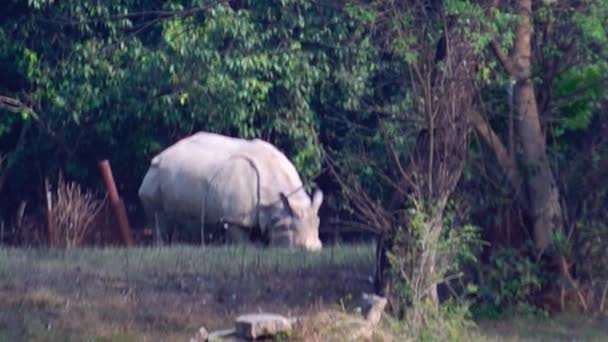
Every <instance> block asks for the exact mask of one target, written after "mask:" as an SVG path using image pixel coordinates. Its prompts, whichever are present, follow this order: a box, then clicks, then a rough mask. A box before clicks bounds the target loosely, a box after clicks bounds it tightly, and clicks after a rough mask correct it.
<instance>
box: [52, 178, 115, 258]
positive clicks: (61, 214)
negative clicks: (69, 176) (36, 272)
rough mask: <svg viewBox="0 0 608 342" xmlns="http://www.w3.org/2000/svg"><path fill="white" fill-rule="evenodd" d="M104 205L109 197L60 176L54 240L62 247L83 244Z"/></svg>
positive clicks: (54, 210) (54, 208) (55, 199)
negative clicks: (98, 197) (101, 198)
mask: <svg viewBox="0 0 608 342" xmlns="http://www.w3.org/2000/svg"><path fill="white" fill-rule="evenodd" d="M104 205H105V199H104V200H99V199H97V198H96V196H95V194H94V193H93V192H91V191H89V190H83V189H82V188H81V187H80V185H78V184H76V183H74V182H65V181H64V180H63V178H62V177H61V176H60V177H59V181H58V183H57V190H56V191H55V192H54V193H53V194H52V208H51V212H50V217H51V219H50V225H49V235H50V236H49V242H50V244H51V245H52V246H55V247H62V248H72V247H77V246H80V245H82V243H83V241H84V239H85V238H86V236H87V233H89V231H90V229H91V227H92V223H93V222H94V221H95V218H96V216H97V215H98V214H99V213H100V212H101V210H102V209H103V208H104Z"/></svg>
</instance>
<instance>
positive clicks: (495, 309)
mask: <svg viewBox="0 0 608 342" xmlns="http://www.w3.org/2000/svg"><path fill="white" fill-rule="evenodd" d="M530 248H533V247H532V246H531V247H530ZM542 281H543V278H542V274H541V265H540V264H539V263H537V262H535V261H534V260H531V259H530V258H529V257H528V256H526V255H525V254H524V253H521V252H520V251H518V250H516V249H514V248H500V249H497V250H496V252H494V253H493V254H492V256H491V257H490V262H489V263H488V264H486V265H482V266H480V269H479V288H478V291H477V296H476V299H477V301H476V303H475V305H474V306H473V307H472V312H473V313H474V315H475V316H477V317H485V318H498V317H499V316H501V315H502V314H505V313H507V312H509V311H513V310H518V309H521V308H522V307H528V303H530V302H531V300H532V296H533V295H534V294H535V293H536V292H537V291H539V290H540V289H541V287H542V284H543V283H542Z"/></svg>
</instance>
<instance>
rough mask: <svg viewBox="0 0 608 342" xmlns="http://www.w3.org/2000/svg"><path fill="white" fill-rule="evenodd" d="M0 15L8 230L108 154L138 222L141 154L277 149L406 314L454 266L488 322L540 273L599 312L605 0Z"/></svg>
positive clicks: (46, 3)
mask: <svg viewBox="0 0 608 342" xmlns="http://www.w3.org/2000/svg"><path fill="white" fill-rule="evenodd" d="M2 7H3V8H2V11H0V75H1V77H0V96H1V97H0V108H1V113H2V115H1V116H0V196H1V199H2V200H1V203H0V207H1V210H2V211H1V215H0V216H1V217H0V219H2V220H3V221H4V222H5V223H6V224H7V226H10V225H11V224H12V222H14V221H15V219H16V217H17V215H18V211H19V210H18V209H19V206H20V203H22V201H27V203H28V206H27V209H26V214H28V215H37V214H38V213H40V212H42V210H43V208H44V203H45V202H44V201H45V198H44V190H43V189H44V180H45V178H47V177H49V178H50V179H51V180H52V181H55V180H56V179H57V177H58V174H59V172H62V173H63V175H64V177H65V178H66V179H70V180H74V181H76V182H78V183H80V184H82V185H83V186H85V187H87V188H94V189H99V190H102V182H101V177H100V175H99V171H98V168H97V162H98V161H99V160H101V159H106V158H107V159H109V160H110V162H111V163H112V167H113V171H114V177H115V179H116V180H117V183H118V185H119V190H120V192H121V194H122V196H124V198H125V200H126V202H127V203H128V204H129V205H130V206H132V207H133V208H135V207H137V206H138V205H139V203H138V199H137V189H138V187H139V185H140V182H141V179H142V177H143V175H144V173H145V171H146V169H147V167H148V164H149V161H150V159H151V157H152V156H154V155H155V154H156V153H158V152H159V151H161V150H162V149H163V148H165V147H167V146H168V145H170V144H171V143H173V142H175V141H177V140H178V139H180V138H182V137H185V136H188V135H190V134H192V133H193V132H196V131H198V130H208V131H214V132H219V133H223V134H228V135H234V136H240V137H243V138H253V137H261V138H263V139H266V140H269V141H271V142H272V143H274V144H275V145H277V146H279V147H280V148H281V149H282V150H283V151H285V152H286V154H287V155H288V156H289V157H290V159H291V160H292V161H293V162H294V164H295V165H296V167H297V169H298V170H299V171H300V173H301V175H302V177H303V178H304V180H305V182H306V183H307V185H308V186H312V185H314V184H315V183H316V184H317V185H319V186H321V187H322V189H323V190H324V191H325V194H326V201H325V204H324V208H323V212H324V217H325V218H329V217H335V216H340V217H342V218H343V219H347V220H349V221H354V222H357V223H358V224H361V225H364V226H366V227H367V228H369V229H370V230H372V231H374V232H377V233H378V234H379V236H380V237H381V239H380V241H381V246H380V249H381V250H385V251H389V252H390V253H388V254H386V255H388V256H387V257H386V258H384V261H383V262H384V264H387V265H391V268H392V269H393V270H395V269H397V270H399V269H401V270H402V271H404V270H405V271H404V272H402V273H401V274H402V277H401V278H402V279H401V280H402V281H405V283H406V284H409V285H407V286H405V289H406V290H403V291H405V292H406V293H407V294H406V295H404V294H403V293H401V294H400V296H401V298H406V300H405V302H406V303H410V302H412V301H415V299H416V298H418V297H419V298H435V299H434V300H436V297H437V294H436V293H434V294H433V293H428V292H427V291H426V290H424V289H426V288H428V286H426V285H428V283H429V282H431V283H433V284H434V283H436V282H437V277H435V275H437V274H438V275H440V276H441V277H439V278H441V279H443V277H444V276H446V275H447V274H448V273H449V272H450V271H454V270H450V269H448V268H447V265H452V266H454V265H456V264H458V263H453V262H451V261H453V260H456V259H457V260H461V259H462V256H463V255H464V256H467V257H469V259H468V260H469V261H470V260H471V259H475V258H477V261H478V262H475V263H474V265H475V266H474V267H473V268H474V269H475V270H474V271H469V272H467V274H469V277H470V278H471V279H473V280H474V282H475V283H476V284H478V286H479V288H476V289H475V291H474V292H475V296H477V297H476V298H482V299H483V300H482V301H481V302H483V303H489V304H488V305H489V307H490V309H488V310H490V311H492V310H499V309H498V308H503V307H504V305H503V304H505V303H507V302H509V301H518V300H523V299H526V300H527V299H530V298H532V297H531V296H532V294H533V293H536V292H535V291H536V290H538V289H541V288H543V289H546V288H548V287H551V286H552V285H555V284H558V282H551V284H550V282H547V281H546V280H548V279H553V276H555V277H558V278H559V279H562V280H563V282H564V283H568V284H569V286H570V287H573V288H574V293H575V295H574V297H575V298H577V301H578V302H585V303H586V304H585V305H590V304H589V303H590V302H591V301H589V300H587V301H584V300H583V299H582V298H581V296H583V295H585V296H586V295H587V294H589V293H594V294H595V295H596V296H597V297H595V298H598V300H599V299H601V298H604V300H605V296H606V288H607V284H608V278H606V277H607V274H608V273H607V272H606V271H607V270H606V267H605V265H607V264H608V263H606V262H604V261H606V260H607V258H608V256H607V255H606V250H607V249H606V246H607V242H608V227H607V226H606V222H608V221H607V216H606V215H607V214H606V210H605V209H606V207H607V204H608V202H607V193H608V185H607V184H608V182H607V180H608V143H607V140H608V117H607V111H608V107H607V105H608V102H607V101H606V100H607V94H608V93H607V92H606V83H607V82H606V81H607V80H608V62H607V61H608V49H607V46H608V45H607V43H608V37H607V34H606V29H605V28H606V27H608V4H607V3H606V1H604V0H584V1H537V2H532V1H525V0H517V1H515V0H513V1H500V2H499V1H489V0H488V1H479V2H473V1H458V0H446V1H423V0H411V1H384V0H378V1H324V0H319V1H297V0H268V1H260V0H255V1H247V0H240V1H239V0H232V1H226V0H224V1H223V0H215V1H214V0H204V1H203V0H154V1H140V0H120V1H112V2H102V1H91V0H88V1H87V0H82V1H70V2H60V1H53V0H28V1H25V0H8V1H4V2H3V4H2ZM138 215H140V216H141V212H140V213H139V214H138ZM325 221H326V222H327V220H325ZM427 238H428V239H427ZM6 239H7V241H4V242H14V241H8V239H9V238H6ZM429 239H430V240H429ZM482 240H483V241H487V242H489V243H484V244H481V245H480V243H479V242H480V241H482ZM408 241H410V242H408ZM411 241H414V242H420V241H423V242H425V243H426V242H428V241H431V243H428V244H425V243H421V244H415V243H411ZM444 242H446V243H447V246H448V247H446V248H443V247H441V246H443V243H444ZM429 246H431V247H429ZM454 246H456V247H454ZM471 246H478V247H481V249H475V248H473V247H471ZM465 247H466V248H465ZM428 251H433V252H432V253H427V252H428ZM541 256H542V257H541ZM545 256H549V257H547V258H545ZM411 260H418V261H419V262H420V265H421V266H420V267H421V270H423V271H422V272H421V273H422V274H425V276H423V277H422V279H420V281H419V282H418V284H419V285H420V293H418V292H417V291H416V289H415V288H414V287H413V286H412V285H411V284H412V281H411V279H412V278H411V277H408V276H403V275H404V274H410V273H408V272H409V271H407V270H410V269H411V267H410V266H411V263H409V262H410V261H411ZM408 265H409V266H408ZM458 265H459V266H460V264H458ZM600 265H603V266H600ZM444 266H445V267H444ZM485 267H487V269H486V268H485ZM543 272H549V274H551V275H547V274H546V273H543ZM435 273H437V274H435ZM410 275H411V276H416V274H414V273H411V274H410ZM523 275H526V276H523ZM528 275H531V276H529V277H528ZM386 277H387V276H386V275H385V276H382V275H379V279H380V280H379V282H380V283H384V284H385V285H386V282H387V280H386ZM389 278H390V277H389ZM397 278H399V276H397ZM391 279H393V278H391ZM479 284H481V285H479ZM560 284H561V283H560ZM583 285H584V286H587V287H586V288H587V289H588V292H585V293H583V292H584V291H583V290H582V287H583ZM469 289H470V288H469ZM385 290H386V288H385ZM602 293H603V297H602ZM412 296H413V297H412ZM597 303H599V301H597ZM602 303H603V302H602ZM585 305H583V306H585ZM602 305H603V304H602ZM485 308H486V309H487V307H485ZM482 309H483V308H482ZM480 310H481V309H480Z"/></svg>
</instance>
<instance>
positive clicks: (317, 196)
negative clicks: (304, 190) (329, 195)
mask: <svg viewBox="0 0 608 342" xmlns="http://www.w3.org/2000/svg"><path fill="white" fill-rule="evenodd" d="M321 203H323V191H321V189H317V190H315V193H314V195H313V196H312V203H311V206H312V209H313V210H314V212H315V213H317V212H319V208H320V207H321Z"/></svg>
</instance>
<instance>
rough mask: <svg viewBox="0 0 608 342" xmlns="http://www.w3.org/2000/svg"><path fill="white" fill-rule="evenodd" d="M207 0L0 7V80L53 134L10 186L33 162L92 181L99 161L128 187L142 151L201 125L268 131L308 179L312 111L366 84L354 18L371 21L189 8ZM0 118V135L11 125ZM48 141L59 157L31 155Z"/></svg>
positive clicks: (316, 9) (278, 6) (256, 9)
mask: <svg viewBox="0 0 608 342" xmlns="http://www.w3.org/2000/svg"><path fill="white" fill-rule="evenodd" d="M206 4H207V3H205V2H198V1H194V2H191V1H187V0H184V1H170V2H160V1H158V2H142V1H138V0H121V1H115V2H112V3H107V4H106V3H101V2H90V1H78V2H54V1H29V2H28V6H29V7H26V6H24V4H19V5H14V6H11V7H9V13H11V14H12V18H10V19H9V20H7V21H5V22H3V23H2V25H0V41H6V39H5V37H6V36H11V37H12V38H11V41H10V44H8V41H7V44H6V45H3V47H2V48H0V58H2V59H3V60H9V59H12V61H11V62H9V63H14V64H15V70H17V72H18V73H19V75H18V77H15V78H12V80H15V82H14V84H13V82H12V81H11V80H6V81H4V82H3V83H4V84H3V85H2V87H8V88H11V87H13V88H14V87H17V88H21V89H18V90H16V91H14V92H13V91H11V92H9V94H11V93H14V94H15V97H21V96H20V95H19V94H20V92H22V91H25V92H26V93H27V98H28V103H31V104H32V105H34V107H35V110H36V111H37V112H39V113H40V114H41V116H43V119H44V120H45V121H46V122H48V126H49V127H50V128H51V129H52V130H53V131H54V132H55V133H56V135H57V139H49V137H48V136H46V135H45V132H40V131H38V132H32V133H31V135H30V136H29V142H30V144H28V148H27V151H22V152H21V153H19V154H18V155H17V160H18V161H19V162H18V163H16V164H15V165H14V166H12V168H11V173H12V174H11V176H10V177H11V179H13V182H11V184H14V185H15V187H23V186H25V182H26V179H31V178H32V177H33V176H34V175H33V172H34V170H35V169H44V170H47V171H46V172H48V173H53V172H56V170H58V169H66V172H67V176H68V177H70V178H75V179H76V180H77V181H80V182H84V183H86V184H91V183H93V184H97V185H100V182H99V180H98V177H94V178H93V177H92V175H95V174H96V170H95V169H94V168H92V167H91V166H92V164H93V162H94V160H96V159H101V158H110V161H111V162H112V164H113V166H114V172H115V178H116V179H117V180H118V181H119V182H121V183H123V184H124V186H125V191H126V193H127V196H128V197H129V196H133V197H134V195H135V194H136V187H137V186H138V185H139V182H140V181H141V177H142V175H143V173H144V171H145V168H146V167H147V165H148V162H149V160H150V158H151V157H152V155H153V154H155V153H158V152H159V151H160V150H161V149H162V148H164V147H166V146H167V145H169V144H170V143H172V142H175V141H176V140H177V139H179V138H182V137H184V136H186V135H188V134H191V133H192V132H195V131H197V130H208V131H215V132H219V133H224V134H229V135H237V136H240V137H243V138H256V137H259V138H264V139H267V140H270V141H271V142H273V143H275V144H276V145H277V146H278V147H279V148H280V149H282V150H283V151H285V152H286V154H287V155H288V157H290V159H291V160H293V161H294V164H295V165H296V168H297V169H298V170H299V171H300V173H301V175H302V176H303V178H304V180H305V183H306V184H307V186H310V185H312V183H313V182H314V177H315V176H316V175H317V174H318V173H319V172H320V169H321V159H322V150H321V148H320V144H319V139H318V130H319V126H320V118H319V113H321V112H322V109H323V106H325V105H326V104H329V105H331V106H332V107H334V108H342V107H344V106H347V105H348V106H351V107H353V106H356V103H357V98H358V97H359V96H358V94H360V93H361V92H362V91H363V90H364V86H363V85H364V82H365V81H364V80H365V78H366V73H367V72H368V70H369V69H370V66H369V65H367V64H366V63H365V62H366V61H367V56H368V52H367V50H365V49H363V50H360V48H362V47H363V48H365V47H366V46H368V43H366V42H365V40H364V37H363V36H362V32H361V31H360V30H359V29H358V27H359V25H358V21H359V20H369V18H367V19H366V18H365V17H364V16H362V14H361V13H355V12H353V13H349V12H348V11H346V10H343V9H342V8H340V7H326V6H321V5H316V4H313V3H309V2H302V1H294V0H289V1H272V0H269V1H265V2H259V1H243V2H241V3H240V4H239V5H238V6H236V5H230V4H224V3H218V4H214V5H213V6H210V7H209V8H208V9H207V10H202V9H201V10H199V8H198V6H199V5H200V6H203V7H201V8H204V6H205V5H206ZM158 13H162V14H158ZM49 17H52V18H56V19H54V20H48V18H49ZM17 22H24V23H25V24H23V25H14V24H15V23H17ZM8 68H11V67H8ZM18 80H19V81H18ZM21 83H26V84H27V86H26V87H23V86H21ZM0 120H1V121H0V133H2V132H6V133H7V134H8V132H9V131H12V130H14V129H15V128H14V125H12V124H11V122H10V121H5V118H4V116H3V118H2V119H0ZM11 120H13V121H14V119H11ZM41 146H44V148H42V147H41ZM49 150H50V151H52V153H53V154H55V155H56V156H57V158H53V159H49V158H47V157H43V156H48V154H49ZM26 156H27V157H26ZM32 157H33V159H35V160H37V162H36V163H34V164H32Z"/></svg>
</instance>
